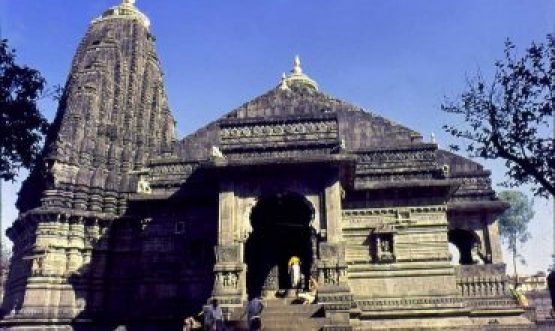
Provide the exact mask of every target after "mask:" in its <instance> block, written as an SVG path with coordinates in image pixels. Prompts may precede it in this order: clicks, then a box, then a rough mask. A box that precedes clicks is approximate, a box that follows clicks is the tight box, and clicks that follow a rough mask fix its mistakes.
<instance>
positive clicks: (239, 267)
mask: <svg viewBox="0 0 555 331" xmlns="http://www.w3.org/2000/svg"><path fill="white" fill-rule="evenodd" d="M219 200H220V201H219V214H218V241H217V242H218V245H217V246H216V247H214V253H215V255H216V264H215V265H214V288H213V290H212V297H213V298H216V299H218V301H219V302H220V303H221V305H222V306H223V307H224V308H231V307H236V306H240V305H242V300H243V297H244V294H245V288H246V280H245V279H246V273H245V270H246V267H245V265H244V263H243V254H242V244H241V243H238V242H236V241H235V240H234V238H235V236H234V233H233V232H234V229H235V228H236V226H235V224H236V223H237V216H236V215H237V212H236V208H237V203H236V197H235V192H234V185H233V183H232V182H228V181H225V182H223V183H221V186H220V194H219Z"/></svg>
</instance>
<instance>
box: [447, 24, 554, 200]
mask: <svg viewBox="0 0 555 331" xmlns="http://www.w3.org/2000/svg"><path fill="white" fill-rule="evenodd" d="M514 53H515V46H514V45H513V43H511V42H510V41H507V42H506V43H505V58H504V59H503V60H501V61H497V62H496V63H495V74H494V76H493V79H492V81H491V83H488V82H486V80H485V79H484V78H483V77H482V75H481V74H479V73H478V74H477V75H476V77H474V78H471V79H468V80H467V88H466V91H464V92H463V93H462V94H461V96H460V97H459V98H457V100H456V101H447V102H445V103H444V104H443V105H442V110H443V111H445V112H448V113H453V114H456V115H460V116H462V117H463V119H464V121H465V122H466V124H467V126H462V127H461V125H460V124H459V123H457V124H454V125H445V126H444V127H443V128H444V129H445V130H446V131H447V132H448V133H450V134H452V135H453V136H455V137H457V138H463V146H465V149H466V151H467V152H468V153H469V155H470V156H471V157H482V158H485V159H502V160H505V164H506V166H507V172H506V175H507V176H506V178H508V179H507V180H506V181H505V182H504V183H503V184H504V185H505V186H508V187H514V186H520V185H522V184H531V185H532V189H533V192H534V194H535V195H539V196H548V195H549V194H551V195H555V175H554V173H555V170H554V169H555V146H554V139H553V130H554V128H553V127H552V128H551V129H550V125H553V126H555V124H554V123H553V112H554V107H555V94H554V87H555V38H554V36H552V35H548V36H547V42H546V43H545V44H542V43H532V44H531V46H530V47H528V48H527V49H526V51H525V52H524V55H522V57H517V56H516V55H515V54H514ZM451 147H452V149H454V150H459V149H461V146H459V145H453V146H451Z"/></svg>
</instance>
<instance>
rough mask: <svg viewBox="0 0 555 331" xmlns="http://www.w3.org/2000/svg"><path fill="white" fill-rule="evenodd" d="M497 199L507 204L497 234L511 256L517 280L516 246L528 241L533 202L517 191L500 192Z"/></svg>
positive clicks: (532, 215) (500, 218)
mask: <svg viewBox="0 0 555 331" xmlns="http://www.w3.org/2000/svg"><path fill="white" fill-rule="evenodd" d="M498 196H499V199H500V200H501V201H505V202H507V203H509V205H510V207H509V209H507V210H505V212H504V213H503V214H501V216H500V217H499V233H500V234H501V237H502V238H503V240H504V241H505V242H506V244H507V246H508V248H509V250H510V251H511V253H512V255H513V267H514V274H515V279H518V278H517V258H518V257H519V255H518V249H517V245H518V243H519V242H520V244H525V243H526V242H527V241H528V239H530V233H529V232H528V223H529V222H530V220H531V219H532V218H533V217H534V210H533V205H534V203H533V201H532V199H528V198H527V197H526V195H525V194H524V193H522V192H519V191H502V192H500V193H499V195H498Z"/></svg>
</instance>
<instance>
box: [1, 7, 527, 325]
mask: <svg viewBox="0 0 555 331" xmlns="http://www.w3.org/2000/svg"><path fill="white" fill-rule="evenodd" d="M149 24H150V22H149V20H148V18H147V17H146V16H145V15H144V14H142V13H141V12H140V11H139V10H138V9H137V8H136V7H135V6H134V1H129V0H127V1H124V2H123V3H122V4H121V5H118V6H115V7H112V8H110V9H109V10H107V11H106V12H105V13H104V14H103V15H102V16H101V17H99V18H97V19H95V20H94V21H93V22H92V24H91V26H90V28H89V30H88V31H87V33H86V35H85V37H84V38H83V41H82V42H81V43H80V45H79V47H78V49H77V53H76V56H75V58H74V61H73V64H72V66H71V70H70V74H69V77H68V82H67V85H66V90H65V94H64V97H63V100H62V102H61V103H60V108H59V111H58V113H57V116H56V119H55V125H54V129H53V131H52V132H51V133H50V135H49V137H48V140H47V144H46V148H45V151H44V154H43V161H44V162H43V164H42V165H41V166H40V167H38V168H37V169H35V171H34V172H33V173H32V174H31V175H30V177H29V178H28V179H27V180H26V181H25V183H24V185H23V188H22V190H21V193H20V197H19V201H18V207H19V209H20V215H19V217H18V219H17V220H15V222H14V223H13V225H12V226H11V228H10V229H9V230H8V231H7V233H8V236H9V237H10V238H11V240H12V241H13V242H14V246H13V258H12V264H11V269H10V273H9V277H8V281H7V287H6V292H5V296H4V302H3V305H2V308H3V313H4V318H3V320H2V321H1V322H0V324H2V326H3V327H8V328H11V329H14V330H17V329H19V330H29V329H32V328H33V327H36V328H38V329H41V328H46V327H51V328H53V329H56V328H58V329H60V330H62V329H63V330H66V329H67V328H68V327H70V328H73V329H76V330H89V329H90V330H113V329H115V327H117V326H118V325H126V326H128V328H129V329H133V328H135V329H137V328H138V329H140V327H145V328H147V329H148V325H150V326H151V327H152V325H155V327H156V329H160V330H162V329H165V328H167V329H168V330H171V329H177V328H179V327H180V323H182V320H183V318H184V317H186V316H189V315H191V314H194V313H196V312H198V311H200V310H201V309H202V306H203V305H204V304H205V303H206V302H207V301H208V300H209V298H218V299H220V301H221V302H222V305H223V307H224V308H225V311H226V314H228V317H229V318H230V319H232V320H233V319H234V318H237V316H236V313H237V312H238V311H240V310H241V309H242V308H241V307H242V305H243V304H244V302H245V301H246V300H247V298H248V296H249V295H254V292H252V291H254V290H260V291H261V292H262V293H263V294H264V295H265V296H267V297H268V300H271V298H272V296H273V295H275V293H276V291H278V290H279V289H280V288H283V287H284V286H285V285H284V284H286V282H284V277H283V274H284V266H283V262H282V261H283V259H284V258H286V257H287V254H293V253H294V252H300V253H301V254H304V255H302V257H303V259H304V261H305V263H306V267H304V268H305V269H304V271H303V272H304V274H305V277H309V276H313V277H315V278H316V279H317V280H318V283H319V284H320V288H319V292H318V301H319V306H318V307H321V309H322V312H323V316H322V321H323V323H324V324H325V327H324V328H325V329H328V330H352V329H360V330H363V329H373V330H374V329H379V328H380V327H381V328H382V329H388V328H389V329H395V328H409V327H422V328H429V329H433V328H436V329H448V328H452V329H459V330H460V329H469V330H470V329H473V330H476V329H478V330H480V329H485V328H489V329H491V328H494V327H498V328H509V327H514V328H516V329H525V328H531V327H533V326H532V325H531V324H530V323H529V322H527V320H525V319H524V318H522V317H521V314H522V313H523V311H522V310H521V309H520V308H519V307H518V306H517V305H516V303H515V302H514V300H512V299H511V297H510V296H509V294H508V287H507V286H508V285H507V279H506V277H505V265H504V264H503V259H502V256H501V249H500V241H499V234H498V229H497V224H496V221H495V219H496V216H497V215H498V214H499V213H500V212H501V211H503V210H504V209H505V208H506V205H505V204H503V203H501V202H499V201H498V200H497V199H496V197H495V194H494V192H493V190H492V189H491V183H490V179H489V172H488V171H486V170H484V169H483V168H482V166H480V165H479V164H477V163H475V162H473V161H470V160H467V159H465V158H463V157H460V156H457V155H455V154H452V153H450V152H447V151H443V150H440V149H439V148H438V146H437V145H436V144H435V143H426V142H423V140H422V137H421V135H420V134H419V133H418V132H415V131H413V130H411V129H408V128H406V127H404V126H401V125H399V124H396V123H393V122H391V121H389V120H387V119H385V118H383V117H381V116H378V115H376V114H373V113H370V112H367V111H365V110H363V109H361V108H359V107H356V106H354V105H351V104H349V103H347V102H344V101H341V100H339V99H336V98H334V97H331V96H329V95H326V94H324V93H322V92H321V91H320V90H319V86H318V84H317V83H316V82H315V81H314V80H312V79H310V78H309V77H308V76H307V75H305V74H304V73H303V71H302V69H301V66H300V61H299V60H298V58H297V59H296V60H295V63H294V67H293V70H292V71H291V73H290V74H289V75H285V76H284V77H283V78H282V79H281V81H280V82H279V84H278V85H277V86H276V87H275V88H273V89H271V90H270V91H268V92H267V93H265V94H263V95H261V96H259V97H257V98H255V99H253V100H252V101H249V102H247V103H245V104H244V105H242V106H240V107H239V108H237V109H235V110H233V111H232V112H230V113H228V114H227V115H225V116H223V117H222V118H220V119H218V120H216V121H214V122H212V123H209V124H207V125H206V126H205V127H203V128H200V129H199V130H198V131H196V132H194V133H193V134H191V135H189V136H187V137H185V138H183V139H182V140H176V137H175V130H174V126H175V122H174V119H173V117H172V114H171V112H170V110H169V107H168V104H167V100H166V95H165V92H164V84H163V78H162V77H163V76H162V70H161V66H160V63H159V60H158V57H157V55H156V52H155V47H154V37H153V35H152V33H151V32H150V28H149ZM263 206H269V207H264V208H267V209H264V208H263ZM276 206H277V207H276ZM279 206H282V207H279ZM256 208H258V209H256ZM272 208H274V209H272ZM255 209H256V210H259V211H260V212H259V215H258V216H256V215H254V213H253V211H254V210H255ZM268 210H270V211H272V212H273V213H275V214H276V215H272V214H271V213H269V212H268ZM295 213H297V214H298V215H297V214H295ZM301 214H302V217H301V216H299V215H301ZM260 215H262V216H260ZM283 215H286V216H287V217H291V218H292V219H293V220H290V219H281V218H280V217H282V218H283ZM297 216H298V217H297ZM257 217H258V218H257ZM265 218H266V219H265ZM268 219H270V220H272V221H271V222H270V221H267V220H268ZM257 222H258V223H257ZM272 222H273V223H272ZM295 222H296V223H295ZM291 229H297V230H291ZM274 230H275V233H279V234H280V235H278V234H273V233H272V231H274ZM279 231H281V232H279ZM265 236H266V237H265ZM272 236H274V237H272ZM280 236H282V237H280ZM272 240H273V241H272ZM265 242H266V243H267V244H268V245H270V244H271V245H274V244H275V245H276V246H275V247H276V249H275V252H274V251H272V250H271V249H270V250H268V253H267V254H268V259H267V260H265V261H262V260H260V259H259V255H257V254H259V253H258V252H257V250H263V249H268V247H266V246H264V244H265ZM449 243H451V244H452V245H454V246H456V248H457V249H458V250H459V251H460V254H461V259H460V261H452V256H451V254H450V252H449V250H448V245H449ZM288 245H289V246H288ZM264 247H266V248H264ZM270 248H271V247H270ZM278 248H279V249H278ZM295 250H297V251H295ZM292 252H293V253H292ZM295 254H297V253H295ZM272 259H275V260H272ZM458 262H460V263H458ZM259 264H260V265H259ZM453 264H461V265H453ZM255 281H260V284H259V285H253V284H254V282H255ZM257 284H258V283H257ZM257 286H258V287H257ZM249 291H250V292H251V293H249ZM307 318H309V317H307Z"/></svg>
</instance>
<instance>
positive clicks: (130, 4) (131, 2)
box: [123, 0, 136, 6]
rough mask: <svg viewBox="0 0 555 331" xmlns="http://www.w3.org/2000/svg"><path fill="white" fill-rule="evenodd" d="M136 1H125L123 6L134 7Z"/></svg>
mask: <svg viewBox="0 0 555 331" xmlns="http://www.w3.org/2000/svg"><path fill="white" fill-rule="evenodd" d="M135 1H136V0H123V4H124V5H127V6H134V5H135Z"/></svg>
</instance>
